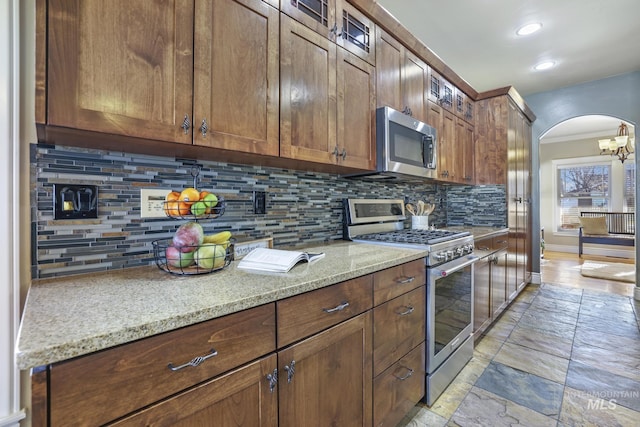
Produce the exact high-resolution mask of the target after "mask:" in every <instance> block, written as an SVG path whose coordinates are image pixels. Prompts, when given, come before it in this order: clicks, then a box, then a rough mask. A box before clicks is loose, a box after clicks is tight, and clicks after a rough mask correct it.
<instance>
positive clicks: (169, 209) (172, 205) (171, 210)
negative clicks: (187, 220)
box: [164, 200, 180, 216]
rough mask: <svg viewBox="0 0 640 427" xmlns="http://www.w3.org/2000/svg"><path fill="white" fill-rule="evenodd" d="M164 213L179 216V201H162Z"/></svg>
mask: <svg viewBox="0 0 640 427" xmlns="http://www.w3.org/2000/svg"><path fill="white" fill-rule="evenodd" d="M164 213H166V214H167V215H168V216H180V202H178V201H175V200H174V201H171V202H165V203H164Z"/></svg>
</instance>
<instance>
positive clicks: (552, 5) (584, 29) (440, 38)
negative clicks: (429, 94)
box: [377, 0, 640, 142]
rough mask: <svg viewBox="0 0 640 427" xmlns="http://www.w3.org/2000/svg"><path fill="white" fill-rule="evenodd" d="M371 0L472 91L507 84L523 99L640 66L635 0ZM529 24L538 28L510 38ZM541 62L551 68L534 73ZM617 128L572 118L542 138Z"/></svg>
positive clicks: (610, 122) (607, 121)
mask: <svg viewBox="0 0 640 427" xmlns="http://www.w3.org/2000/svg"><path fill="white" fill-rule="evenodd" d="M377 1H378V4H379V5H381V6H382V7H384V8H385V9H386V10H387V11H389V13H391V14H392V15H393V16H394V17H395V18H396V19H398V21H400V22H401V23H402V24H403V25H404V26H405V27H406V28H407V29H408V30H409V31H410V32H411V33H413V34H414V35H415V36H416V37H418V38H419V39H420V40H422V42H423V43H424V44H425V45H426V46H427V47H429V49H431V50H432V51H433V52H434V53H435V54H436V55H438V56H439V57H440V58H441V59H442V60H443V61H444V62H445V63H446V64H447V65H448V66H449V67H450V68H451V69H453V70H454V71H455V72H456V73H457V74H458V75H459V76H460V77H461V78H463V79H464V80H466V81H467V82H468V83H469V84H470V85H471V87H473V88H474V89H475V90H476V91H478V92H484V91H487V90H491V89H497V88H501V87H505V86H513V87H515V88H516V90H517V91H518V92H519V93H520V94H521V95H522V96H526V95H530V94H533V93H538V92H545V91H550V90H554V89H558V88H561V87H565V86H571V85H575V84H578V83H584V82H588V81H593V80H598V79H602V78H605V77H610V76H615V75H618V74H625V73H629V72H632V71H636V70H640V0H377ZM530 22H541V23H542V25H543V27H542V30H540V31H538V32H537V33H535V34H532V35H530V36H527V37H520V36H517V35H516V30H517V29H518V28H519V27H520V26H522V25H524V24H527V23H530ZM543 60H553V61H555V62H556V66H555V67H554V68H552V69H549V70H546V71H535V70H534V69H533V67H534V65H536V64H537V63H539V62H541V61H543ZM619 125H620V121H619V120H618V119H615V118H607V117H603V116H589V117H588V118H577V119H573V120H570V121H568V122H564V123H561V124H559V125H558V126H556V127H555V128H553V129H551V130H550V131H549V132H548V133H547V134H546V135H545V136H544V139H543V140H542V141H541V142H560V141H564V140H575V139H585V138H591V137H593V138H598V136H599V137H602V136H614V135H615V132H616V130H617V128H618V126H619ZM629 130H630V131H632V128H631V127H630V129H629Z"/></svg>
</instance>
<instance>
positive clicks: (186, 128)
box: [180, 114, 191, 135]
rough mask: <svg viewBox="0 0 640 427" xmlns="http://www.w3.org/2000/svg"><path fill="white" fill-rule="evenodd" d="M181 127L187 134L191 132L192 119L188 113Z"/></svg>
mask: <svg viewBox="0 0 640 427" xmlns="http://www.w3.org/2000/svg"><path fill="white" fill-rule="evenodd" d="M180 127H181V128H182V129H184V134H185V135H186V134H188V133H189V128H191V120H189V115H188V114H185V115H184V120H183V121H182V124H181V125H180Z"/></svg>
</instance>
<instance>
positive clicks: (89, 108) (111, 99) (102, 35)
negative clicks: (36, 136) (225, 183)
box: [47, 0, 193, 143]
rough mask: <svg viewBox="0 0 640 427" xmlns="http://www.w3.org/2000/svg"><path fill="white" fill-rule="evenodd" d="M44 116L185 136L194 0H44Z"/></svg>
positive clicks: (96, 127) (66, 123) (94, 127)
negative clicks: (45, 61) (45, 94)
mask: <svg viewBox="0 0 640 427" xmlns="http://www.w3.org/2000/svg"><path fill="white" fill-rule="evenodd" d="M48 25H49V28H48V62H47V65H48V67H47V68H48V69H47V72H48V83H47V84H48V86H47V98H48V105H47V116H48V123H49V124H52V125H56V126H61V127H68V128H75V129H84V130H91V131H97V132H103V133H109V134H116V135H126V136H134V137H141V138H149V139H156V140H163V141H173V142H182V143H191V133H190V132H187V133H185V131H184V130H183V129H182V128H181V127H180V126H181V124H182V123H183V120H184V118H185V116H190V115H191V109H192V90H193V51H192V47H193V0H173V1H166V2H161V3H158V2H155V1H135V2H131V1H128V0H112V1H108V2H105V1H102V0H50V1H49V11H48Z"/></svg>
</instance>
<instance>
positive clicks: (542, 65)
mask: <svg viewBox="0 0 640 427" xmlns="http://www.w3.org/2000/svg"><path fill="white" fill-rule="evenodd" d="M554 65H556V63H555V61H544V62H541V63H539V64H538V65H536V66H535V67H533V68H534V69H535V70H538V71H542V70H548V69H549V68H551V67H553V66H554Z"/></svg>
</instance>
